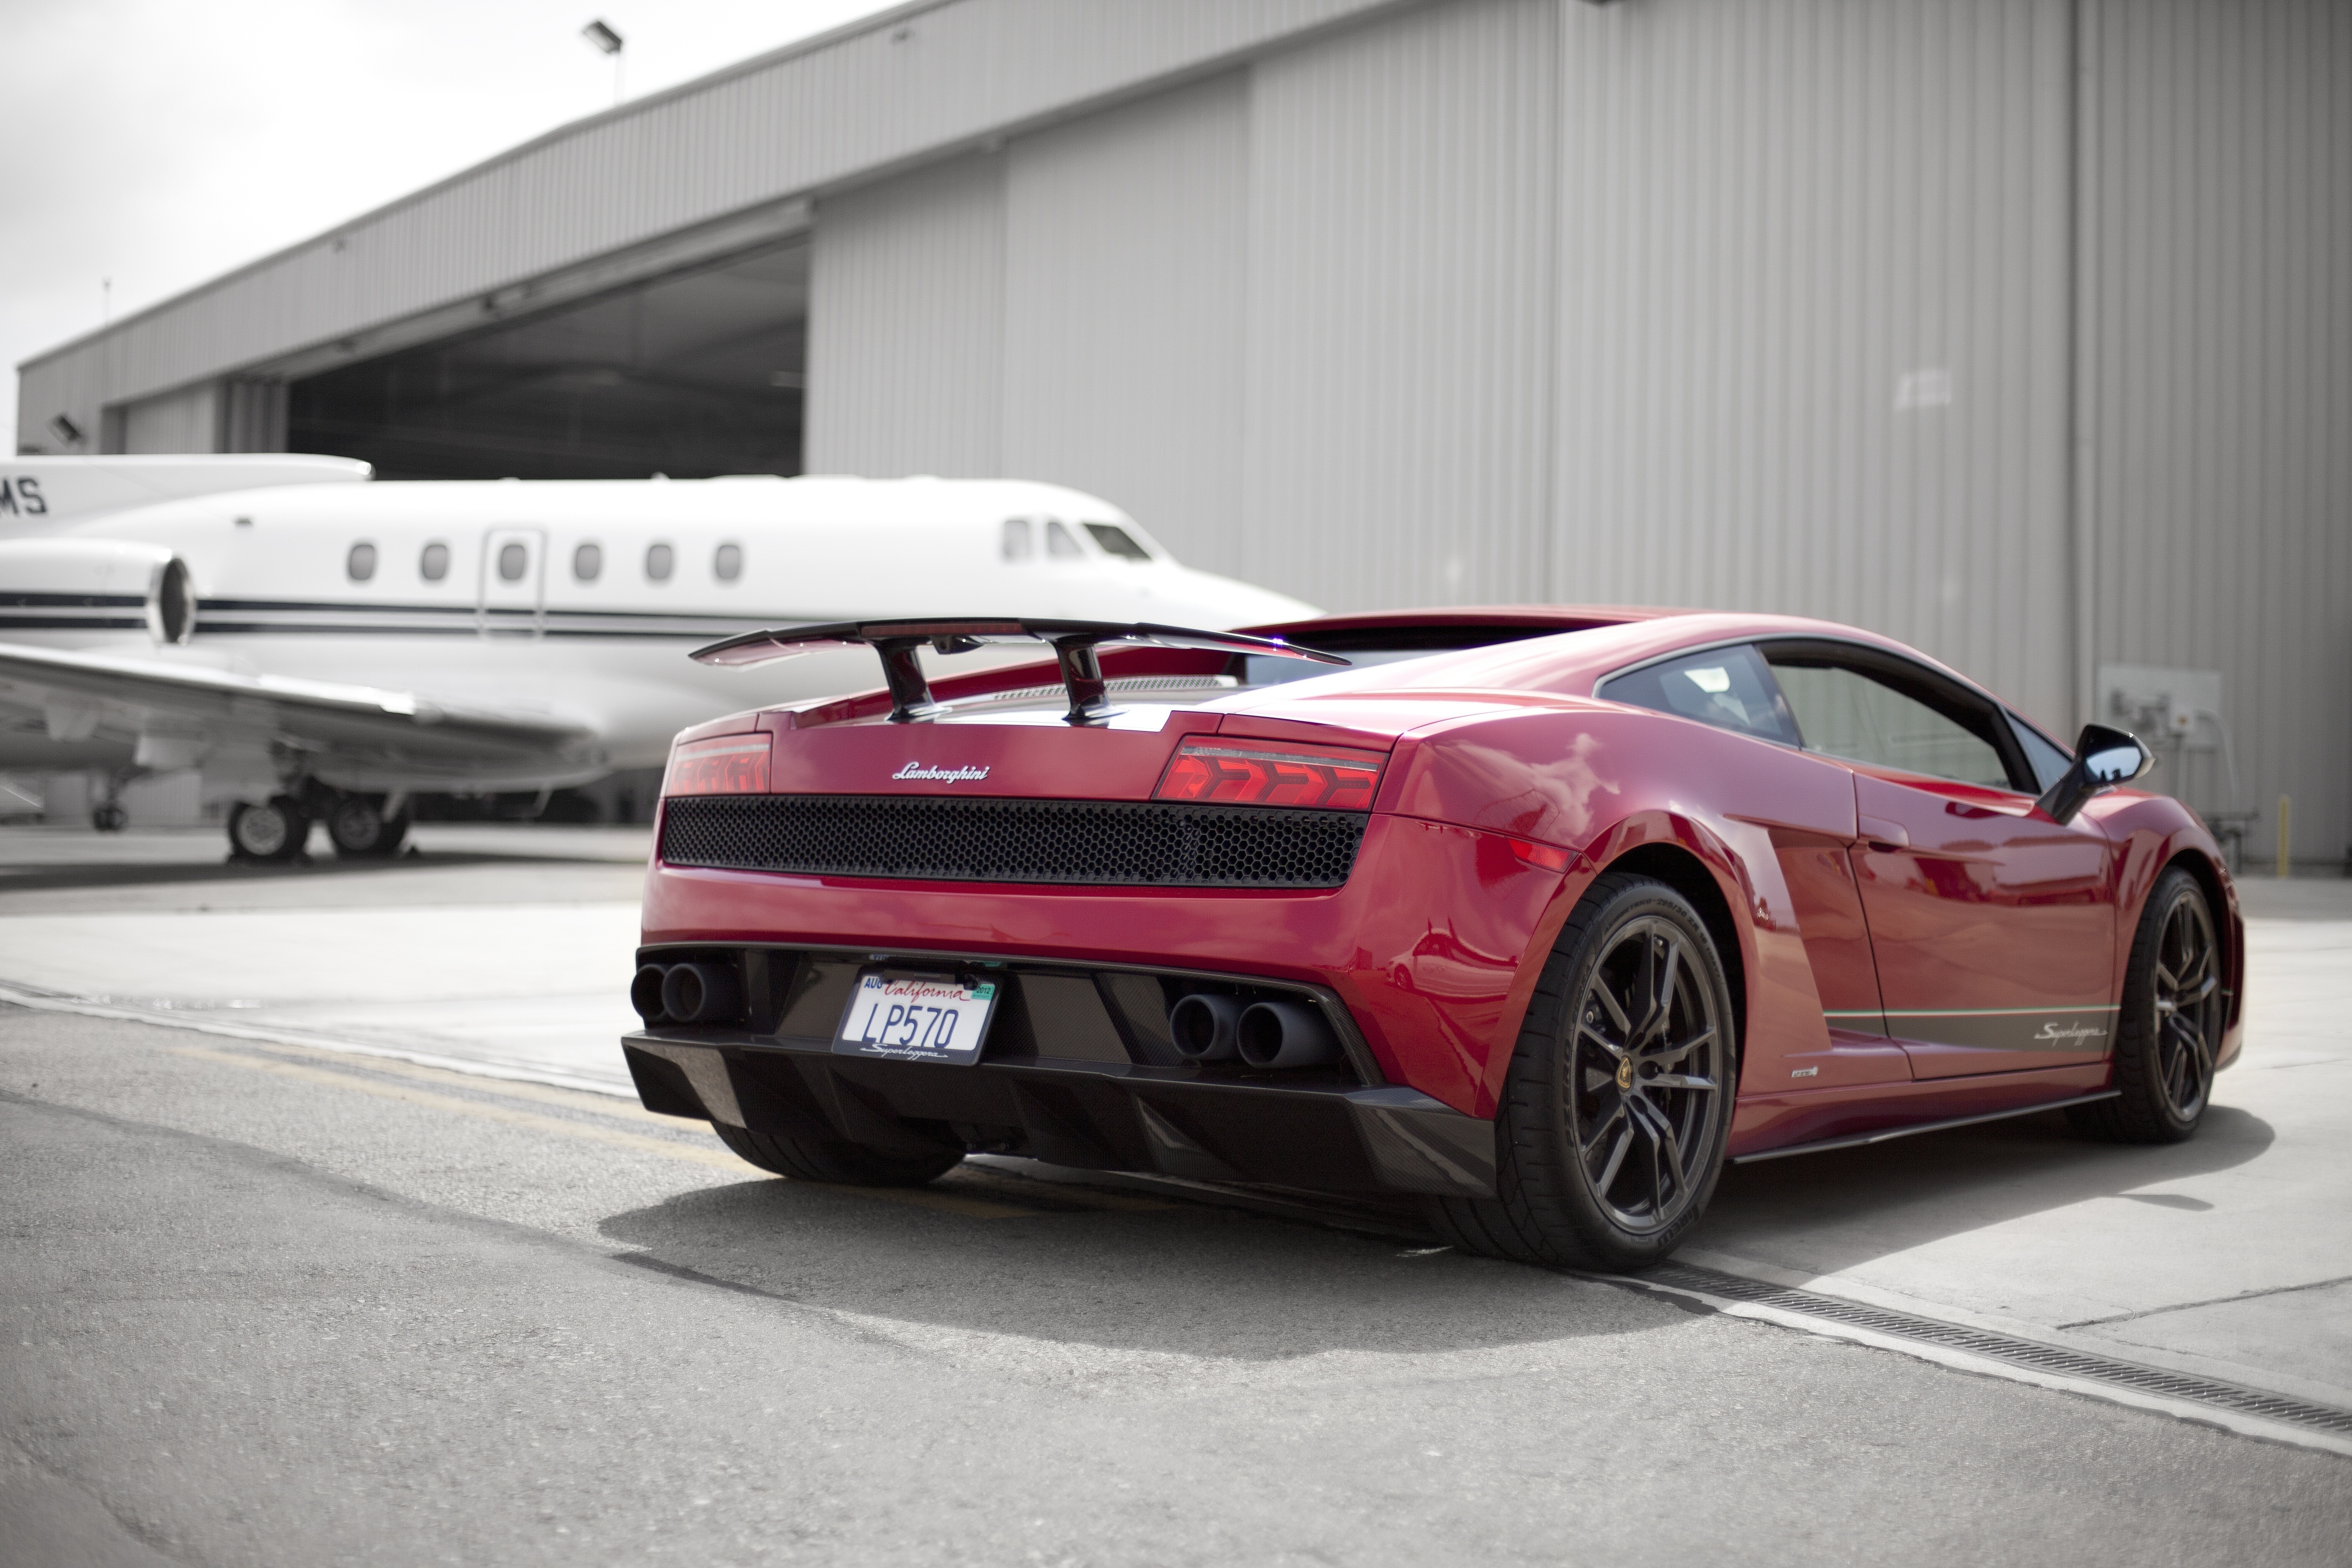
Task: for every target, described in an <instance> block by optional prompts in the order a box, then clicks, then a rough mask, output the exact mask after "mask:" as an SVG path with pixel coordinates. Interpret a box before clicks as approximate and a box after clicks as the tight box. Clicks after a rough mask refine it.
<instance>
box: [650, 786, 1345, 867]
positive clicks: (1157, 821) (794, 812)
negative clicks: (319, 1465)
mask: <svg viewBox="0 0 2352 1568" xmlns="http://www.w3.org/2000/svg"><path fill="white" fill-rule="evenodd" d="M1366 821H1367V817H1366V816H1365V814H1364V813H1362V812H1360V811H1285V810H1280V809H1269V808H1267V807H1264V806H1246V805H1244V806H1217V805H1177V804H1170V803H1162V802H1150V803H1140V802H1139V803H1129V802H1124V801H1092V800H959V799H943V798H937V797H931V796H905V795H680V796H675V797H673V798H671V799H669V800H667V801H664V802H663V803H662V834H661V858H662V859H663V860H664V861H665V862H667V864H669V865H672V866H703V867H709V868H714V869H721V870H735V871H791V872H798V873H801V874H803V875H808V876H834V877H888V878H898V879H907V880H913V881H942V882H1062V883H1071V882H1076V883H1087V884H1095V885H1100V886H1104V887H1151V888H1336V887H1339V885H1340V884H1341V883H1343V882H1345V881H1346V880H1347V879H1348V873H1349V870H1350V869H1352V868H1353V867H1354V866H1355V863H1356V850H1357V847H1359V846H1360V845H1361V844H1362V842H1363V838H1364V825H1365V823H1366Z"/></svg>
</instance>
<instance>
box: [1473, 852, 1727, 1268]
mask: <svg viewBox="0 0 2352 1568" xmlns="http://www.w3.org/2000/svg"><path fill="white" fill-rule="evenodd" d="M1732 1018H1733V1013H1732V1003H1731V987H1730V984H1729V983H1728V982H1727V981H1726V979H1725V978H1724V972H1723V963H1722V960H1721V959H1720V958H1719V957H1718V956H1717V952H1716V947H1715V941H1714V939H1713V938H1712V937H1711V936H1709V935H1708V934H1707V929H1706V921H1704V920H1702V919H1701V918H1700V916H1699V913H1698V911H1697V910H1695V909H1693V908H1692V907H1691V904H1690V900H1687V899H1685V898H1684V897H1683V896H1682V895H1681V894H1680V893H1678V892H1676V891H1675V889H1672V888H1670V887H1668V886H1666V884H1664V882H1659V881H1654V880H1653V879H1650V878H1647V877H1639V876H1633V875H1629V874H1626V873H1622V872H1612V874H1610V875H1608V876H1605V877H1602V878H1601V879H1599V880H1598V881H1596V882H1594V883H1593V884H1592V887H1591V889H1590V890H1589V891H1588V892H1586V894H1585V895H1584V898H1583V900H1582V901H1581V902H1580V903H1579V904H1578V905H1577V908H1576V912H1575V913H1574V914H1573V915H1571V916H1570V918H1569V922H1568V926H1567V928H1566V929H1565V930H1563V931H1561V932H1560V934H1559V942H1558V943H1557V944H1556V945H1555V946H1554V947H1553V949H1552V956H1551V960H1550V962H1549V963H1546V964H1545V965H1544V973H1543V977H1542V978H1541V980H1539V981H1538V983H1537V986H1536V994H1535V999H1534V1001H1533V1002H1532V1003H1531V1004H1530V1005H1529V1006H1528V1017H1527V1022H1526V1024H1525V1025H1524V1026H1522V1027H1521V1029H1520V1031H1519V1040H1518V1046H1517V1049H1516V1050H1514V1051H1513V1053H1512V1056H1511V1067H1510V1072H1509V1075H1508V1077H1507V1079H1505V1080H1504V1089H1503V1107H1502V1111H1501V1114H1500V1115H1499V1116H1498V1117H1497V1119H1496V1152H1497V1154H1498V1156H1499V1158H1498V1160H1497V1169H1496V1189H1497V1194H1498V1195H1497V1196H1496V1197H1494V1198H1437V1199H1433V1200H1432V1207H1433V1213H1432V1215H1431V1218H1432V1220H1433V1222H1434V1223H1435V1225H1436V1227H1437V1230H1438V1233H1439V1235H1441V1236H1442V1237H1444V1238H1445V1239H1446V1240H1447V1241H1448V1242H1451V1243H1452V1244H1453V1245H1454V1246H1455V1247H1462V1248H1463V1249H1465V1251H1470V1252H1478V1253H1484V1254H1486V1256H1488V1257H1495V1258H1515V1259H1517V1260H1518V1261H1520V1262H1522V1263H1538V1264H1549V1265H1553V1266H1557V1267H1567V1268H1604V1269H1626V1268H1645V1267H1647V1266H1648V1265H1650V1264H1653V1263H1656V1262H1658V1261H1660V1260H1661V1259H1663V1258H1665V1256H1666V1255H1667V1254H1668V1253H1671V1252H1672V1251H1674V1249H1675V1247H1676V1245H1677V1244H1679V1243H1680V1242H1681V1240H1682V1238H1683V1237H1684V1236H1685V1235H1686V1234H1687V1233H1688V1232H1689V1230H1690V1228H1691V1226H1693V1225H1695V1224H1696V1223H1697V1222H1698V1217H1699V1215H1701V1214H1702V1213H1703V1212H1705V1210H1706V1204H1707V1199H1708V1198H1709V1197H1711V1196H1713V1195H1714V1193H1715V1184H1716V1178H1717V1176H1718V1175H1720V1174H1721V1173H1722V1170H1723V1149H1724V1143H1725V1141H1726V1139H1727V1137H1728V1136H1729V1134H1730V1129H1731V1098H1732V1095H1733V1093H1734V1091H1735V1090H1737V1089H1738V1085H1739V1064H1738V1042H1737V1040H1736V1039H1735V1038H1734V1037H1733V1024H1732Z"/></svg>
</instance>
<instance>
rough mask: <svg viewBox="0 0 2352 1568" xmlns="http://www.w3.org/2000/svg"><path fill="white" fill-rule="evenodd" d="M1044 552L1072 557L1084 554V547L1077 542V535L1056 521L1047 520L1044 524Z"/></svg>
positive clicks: (1060, 556)
mask: <svg viewBox="0 0 2352 1568" xmlns="http://www.w3.org/2000/svg"><path fill="white" fill-rule="evenodd" d="M1045 553H1046V554H1048V555H1052V556H1055V557H1057V558H1072V557H1076V556H1080V555H1084V554H1085V553H1086V548H1085V547H1084V546H1083V545H1081V544H1079V542H1078V539H1077V535H1076V534H1074V533H1072V532H1071V531H1069V530H1068V529H1066V528H1064V527H1063V526H1062V525H1061V524H1060V523H1058V522H1048V523H1046V524H1045Z"/></svg>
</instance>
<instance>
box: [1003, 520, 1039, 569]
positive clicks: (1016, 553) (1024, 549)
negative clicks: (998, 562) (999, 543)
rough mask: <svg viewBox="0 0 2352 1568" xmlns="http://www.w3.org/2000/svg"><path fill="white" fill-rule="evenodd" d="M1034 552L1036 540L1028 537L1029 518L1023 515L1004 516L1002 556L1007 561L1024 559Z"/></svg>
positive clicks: (1035, 551)
mask: <svg viewBox="0 0 2352 1568" xmlns="http://www.w3.org/2000/svg"><path fill="white" fill-rule="evenodd" d="M1036 553H1037V542H1036V541H1035V540H1034V539H1033V538H1031V537H1030V533H1029V520H1028V519H1027V518H1025V517H1008V518H1006V519H1005V520H1004V558H1005V559H1006V560H1007V561H1026V560H1028V559H1029V558H1030V557H1031V556H1033V555H1034V554H1036Z"/></svg>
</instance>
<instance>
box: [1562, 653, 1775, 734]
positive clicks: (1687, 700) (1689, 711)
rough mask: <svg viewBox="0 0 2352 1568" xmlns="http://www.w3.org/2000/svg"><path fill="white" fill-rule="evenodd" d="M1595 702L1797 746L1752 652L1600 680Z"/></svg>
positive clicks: (1692, 656)
mask: <svg viewBox="0 0 2352 1568" xmlns="http://www.w3.org/2000/svg"><path fill="white" fill-rule="evenodd" d="M1593 695H1594V696H1596V697H1600V698H1604V699H1606V700H1609V701H1611V702H1624V703H1629V704H1631V705H1632V706H1633V707H1635V708H1649V709H1653V710H1656V711H1658V712H1660V713H1676V714H1680V715H1681V716H1682V717H1683V718H1685V719H1696V720H1697V721H1699V722H1700V723H1702V724H1712V725H1714V726H1715V727H1716V728H1717V729H1718V730H1736V731H1738V732H1739V733H1741V734H1743V735H1754V736H1756V737H1757V738H1758V739H1759V740H1765V741H1779V742H1783V743H1784V744H1788V745H1792V746H1793V745H1795V744H1796V743H1797V726H1796V725H1795V724H1794V723H1792V722H1791V721H1790V718H1789V705H1788V704H1787V703H1785V702H1783V701H1781V700H1780V692H1779V691H1777V690H1775V689H1773V685H1772V673H1771V671H1769V670H1768V669H1766V668H1764V661H1763V660H1762V659H1760V658H1757V657H1756V650H1755V649H1754V648H1752V647H1718V648H1711V649H1709V650H1708V651H1707V652H1706V653H1686V654H1685V655H1683V656H1682V657H1681V658H1671V659H1667V660H1666V661H1665V662H1664V663H1662V664H1653V665H1650V666H1648V667H1646V668H1642V669H1636V670H1631V671H1628V672H1627V673H1626V674H1623V675H1621V676H1618V677H1616V678H1615V679H1610V680H1604V681H1602V682H1601V686H1600V689H1598V690H1596V691H1595V692H1594V693H1593Z"/></svg>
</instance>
